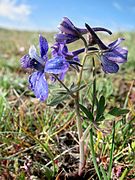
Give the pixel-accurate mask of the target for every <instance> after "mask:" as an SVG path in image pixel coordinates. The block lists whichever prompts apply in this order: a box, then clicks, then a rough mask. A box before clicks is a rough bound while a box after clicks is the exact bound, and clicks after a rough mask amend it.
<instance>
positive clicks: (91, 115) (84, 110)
mask: <svg viewBox="0 0 135 180" xmlns="http://www.w3.org/2000/svg"><path fill="white" fill-rule="evenodd" d="M79 107H80V109H81V110H82V111H83V112H84V114H85V115H86V116H87V118H88V119H89V120H90V121H93V120H94V117H93V114H92V113H91V112H90V111H89V110H88V109H87V108H86V107H84V106H83V105H82V104H79Z"/></svg>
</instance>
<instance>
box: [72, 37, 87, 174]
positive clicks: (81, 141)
mask: <svg viewBox="0 0 135 180" xmlns="http://www.w3.org/2000/svg"><path fill="white" fill-rule="evenodd" d="M84 43H85V41H84ZM87 51H88V48H87V44H86V43H85V55H84V57H83V60H82V67H81V69H80V73H79V77H78V83H77V85H78V89H79V87H80V84H81V80H82V73H83V67H84V64H85V60H86V58H87ZM79 99H80V94H79V91H77V92H76V97H75V98H74V101H75V112H76V126H77V131H78V139H79V153H80V162H79V172H78V174H79V176H80V175H81V173H82V170H83V168H84V166H85V154H84V139H83V138H82V137H83V129H82V122H81V121H82V120H81V116H80V109H79Z"/></svg>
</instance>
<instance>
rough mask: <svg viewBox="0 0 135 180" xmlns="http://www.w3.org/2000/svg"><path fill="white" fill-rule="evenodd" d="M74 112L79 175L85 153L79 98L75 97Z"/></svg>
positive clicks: (83, 163)
mask: <svg viewBox="0 0 135 180" xmlns="http://www.w3.org/2000/svg"><path fill="white" fill-rule="evenodd" d="M75 112H76V117H77V118H76V126H77V131H78V139H79V152H80V162H79V172H78V174H79V176H80V175H81V173H82V169H83V167H84V165H85V155H84V140H83V139H82V136H83V130H82V122H81V116H80V111H79V99H78V98H76V99H75Z"/></svg>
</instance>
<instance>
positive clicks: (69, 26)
mask: <svg viewBox="0 0 135 180" xmlns="http://www.w3.org/2000/svg"><path fill="white" fill-rule="evenodd" d="M58 29H59V30H60V33H59V34H56V35H55V40H56V41H57V42H59V43H61V42H65V43H67V44H68V43H72V42H74V41H76V40H78V39H79V38H81V36H82V35H84V34H86V33H88V30H87V29H84V28H77V27H76V26H74V24H73V23H72V22H71V21H70V20H69V19H68V18H67V17H64V18H63V20H62V22H61V23H60V25H59V26H58ZM93 30H94V31H106V32H108V33H109V34H111V31H109V30H107V29H105V28H101V27H96V28H93Z"/></svg>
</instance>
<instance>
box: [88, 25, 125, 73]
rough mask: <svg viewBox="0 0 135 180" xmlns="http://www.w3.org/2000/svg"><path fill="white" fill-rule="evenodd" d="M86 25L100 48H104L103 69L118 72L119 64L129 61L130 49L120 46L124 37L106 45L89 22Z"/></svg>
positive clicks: (106, 71) (107, 71)
mask: <svg viewBox="0 0 135 180" xmlns="http://www.w3.org/2000/svg"><path fill="white" fill-rule="evenodd" d="M86 27H87V29H88V30H89V32H90V34H91V35H92V36H93V39H94V41H95V42H96V44H98V46H99V48H100V49H101V50H102V54H101V65H102V69H103V71H104V72H105V73H116V72H118V70H119V65H118V64H119V63H124V62H127V55H128V50H127V49H126V48H121V47H120V46H119V45H120V43H121V42H122V41H123V40H124V39H123V38H118V39H117V40H116V41H114V42H112V43H110V44H109V45H108V46H106V45H105V44H104V43H103V42H102V41H101V39H100V38H99V37H98V36H97V34H96V33H95V32H94V31H93V29H92V28H91V27H90V26H89V25H88V24H86Z"/></svg>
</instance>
